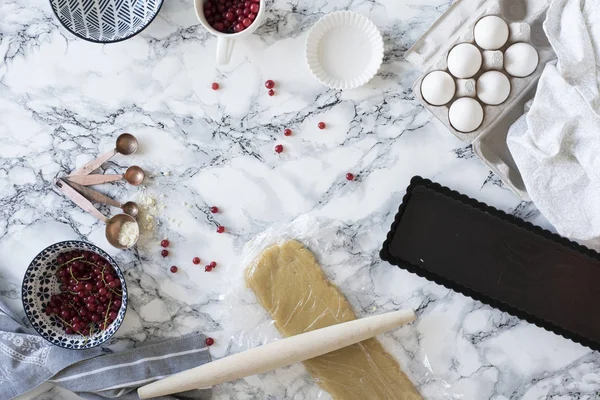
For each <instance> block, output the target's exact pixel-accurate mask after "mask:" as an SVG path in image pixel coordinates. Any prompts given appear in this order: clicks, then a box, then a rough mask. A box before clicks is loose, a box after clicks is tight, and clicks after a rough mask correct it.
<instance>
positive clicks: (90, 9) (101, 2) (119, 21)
mask: <svg viewBox="0 0 600 400" xmlns="http://www.w3.org/2000/svg"><path fill="white" fill-rule="evenodd" d="M162 4H163V0H50V6H52V11H54V14H56V17H57V18H58V20H59V21H60V23H61V24H62V25H63V26H64V27H65V28H67V30H69V31H70V32H71V33H72V34H74V35H75V36H78V37H80V38H81V39H85V40H89V41H90V42H96V43H114V42H119V41H121V40H125V39H128V38H130V37H132V36H135V35H137V34H138V33H140V32H141V31H143V30H144V29H145V28H146V27H147V26H148V25H150V22H152V21H153V20H154V18H156V16H157V15H158V11H159V10H160V7H161V6H162Z"/></svg>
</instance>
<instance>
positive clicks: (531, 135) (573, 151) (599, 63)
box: [507, 0, 600, 240]
mask: <svg viewBox="0 0 600 400" xmlns="http://www.w3.org/2000/svg"><path fill="white" fill-rule="evenodd" d="M544 31H545V32H546V35H547V36H548V39H549V41H550V44H551V45H552V48H553V49H554V50H555V52H556V55H557V59H558V62H557V63H549V64H548V65H546V67H545V69H544V71H543V73H542V75H541V77H540V80H539V83H538V88H537V92H536V95H535V97H534V99H533V103H532V105H531V109H530V110H529V112H528V113H527V114H525V115H523V116H522V117H521V118H520V119H519V120H518V121H517V122H515V124H514V125H513V126H512V127H511V129H510V130H509V133H508V137H507V144H508V148H509V149H510V152H511V154H512V156H513V158H514V160H515V162H516V163H517V166H518V167H519V171H520V172H521V175H522V176H523V181H524V182H525V186H526V188H527V191H528V193H529V195H530V196H531V199H532V200H533V201H534V203H535V204H536V206H537V207H538V208H539V210H540V211H541V212H542V214H543V215H544V216H545V217H546V218H547V219H548V221H550V223H552V225H554V227H555V228H556V229H557V231H558V232H559V233H560V234H562V235H564V236H567V237H570V238H573V239H577V240H597V239H598V238H600V0H553V1H552V2H551V4H550V7H549V8H548V13H547V15H546V21H545V22H544Z"/></svg>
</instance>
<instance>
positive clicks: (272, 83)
mask: <svg viewBox="0 0 600 400" xmlns="http://www.w3.org/2000/svg"><path fill="white" fill-rule="evenodd" d="M265 87H266V88H267V89H273V88H274V87H275V82H273V81H272V80H271V79H269V80H268V81H266V82H265Z"/></svg>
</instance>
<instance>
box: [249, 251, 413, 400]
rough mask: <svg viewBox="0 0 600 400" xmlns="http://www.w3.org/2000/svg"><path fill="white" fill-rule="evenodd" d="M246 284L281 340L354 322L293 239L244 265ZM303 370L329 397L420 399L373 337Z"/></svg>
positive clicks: (343, 399) (310, 256)
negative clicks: (271, 321)
mask: <svg viewBox="0 0 600 400" xmlns="http://www.w3.org/2000/svg"><path fill="white" fill-rule="evenodd" d="M246 284H247V285H248V287H250V288H251V289H252V291H253V292H254V294H255V295H256V297H258V300H259V301H260V303H261V304H262V305H263V307H264V308H265V309H266V310H267V312H268V313H269V315H271V317H272V318H273V320H274V321H275V326H276V327H277V329H278V330H279V331H280V332H281V333H282V334H283V335H284V336H286V337H287V336H294V335H299V334H301V333H304V332H308V331H312V330H315V329H319V328H325V327H327V326H331V325H335V324H339V323H342V322H348V321H352V320H354V319H356V316H355V315H354V312H353V311H352V308H351V307H350V304H349V303H348V301H347V300H346V298H345V297H344V295H343V294H342V293H341V292H340V291H339V290H338V289H337V288H336V287H335V286H334V285H332V284H331V283H330V282H329V280H328V279H327V277H326V276H325V274H324V273H323V271H322V269H321V266H320V265H319V264H318V263H317V261H316V259H315V257H314V255H313V254H312V253H311V252H310V250H308V249H307V248H306V247H304V245H303V244H302V243H300V242H298V241H296V240H288V241H285V242H282V243H276V244H273V245H271V246H269V247H268V248H267V249H265V250H264V251H263V252H262V254H261V255H260V257H259V258H258V259H257V260H256V262H255V263H253V264H251V265H249V266H248V267H247V269H246ZM304 366H305V367H306V369H307V370H308V371H309V372H310V374H311V376H312V377H313V378H314V379H315V380H316V381H317V383H318V384H319V385H320V386H321V387H322V388H323V389H325V390H326V391H327V392H328V393H329V394H331V395H332V396H333V397H334V398H335V399H340V400H346V399H371V400H377V399H381V400H385V399H390V400H391V399H396V400H420V399H422V397H421V396H420V395H419V394H418V392H417V391H416V390H415V388H414V386H413V384H412V383H411V382H410V380H409V379H408V378H407V377H406V375H404V373H403V372H402V371H401V370H400V366H399V365H398V363H397V362H396V360H394V358H393V357H392V356H391V355H390V354H389V353H387V352H386V351H385V350H384V349H383V347H382V346H381V344H380V343H379V341H378V340H377V339H375V338H371V339H367V340H365V341H363V342H360V343H357V344H354V345H352V346H348V347H345V348H343V349H340V350H336V351H333V352H331V353H328V354H324V355H322V356H319V357H315V358H313V359H310V360H307V361H305V362H304Z"/></svg>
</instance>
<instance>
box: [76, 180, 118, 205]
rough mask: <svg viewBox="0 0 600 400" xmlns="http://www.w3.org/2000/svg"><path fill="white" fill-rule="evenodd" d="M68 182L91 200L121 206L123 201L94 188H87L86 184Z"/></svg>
mask: <svg viewBox="0 0 600 400" xmlns="http://www.w3.org/2000/svg"><path fill="white" fill-rule="evenodd" d="M68 184H69V185H70V186H71V187H72V188H73V189H75V190H77V191H78V192H79V193H81V194H82V195H83V196H85V197H86V198H87V199H88V200H89V201H92V202H95V203H102V204H108V205H109V206H113V207H117V208H121V203H119V202H118V201H116V200H115V199H111V198H110V197H108V196H106V195H104V194H102V193H100V192H97V191H95V190H94V189H90V188H86V187H85V186H82V185H79V184H77V183H74V182H68Z"/></svg>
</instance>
